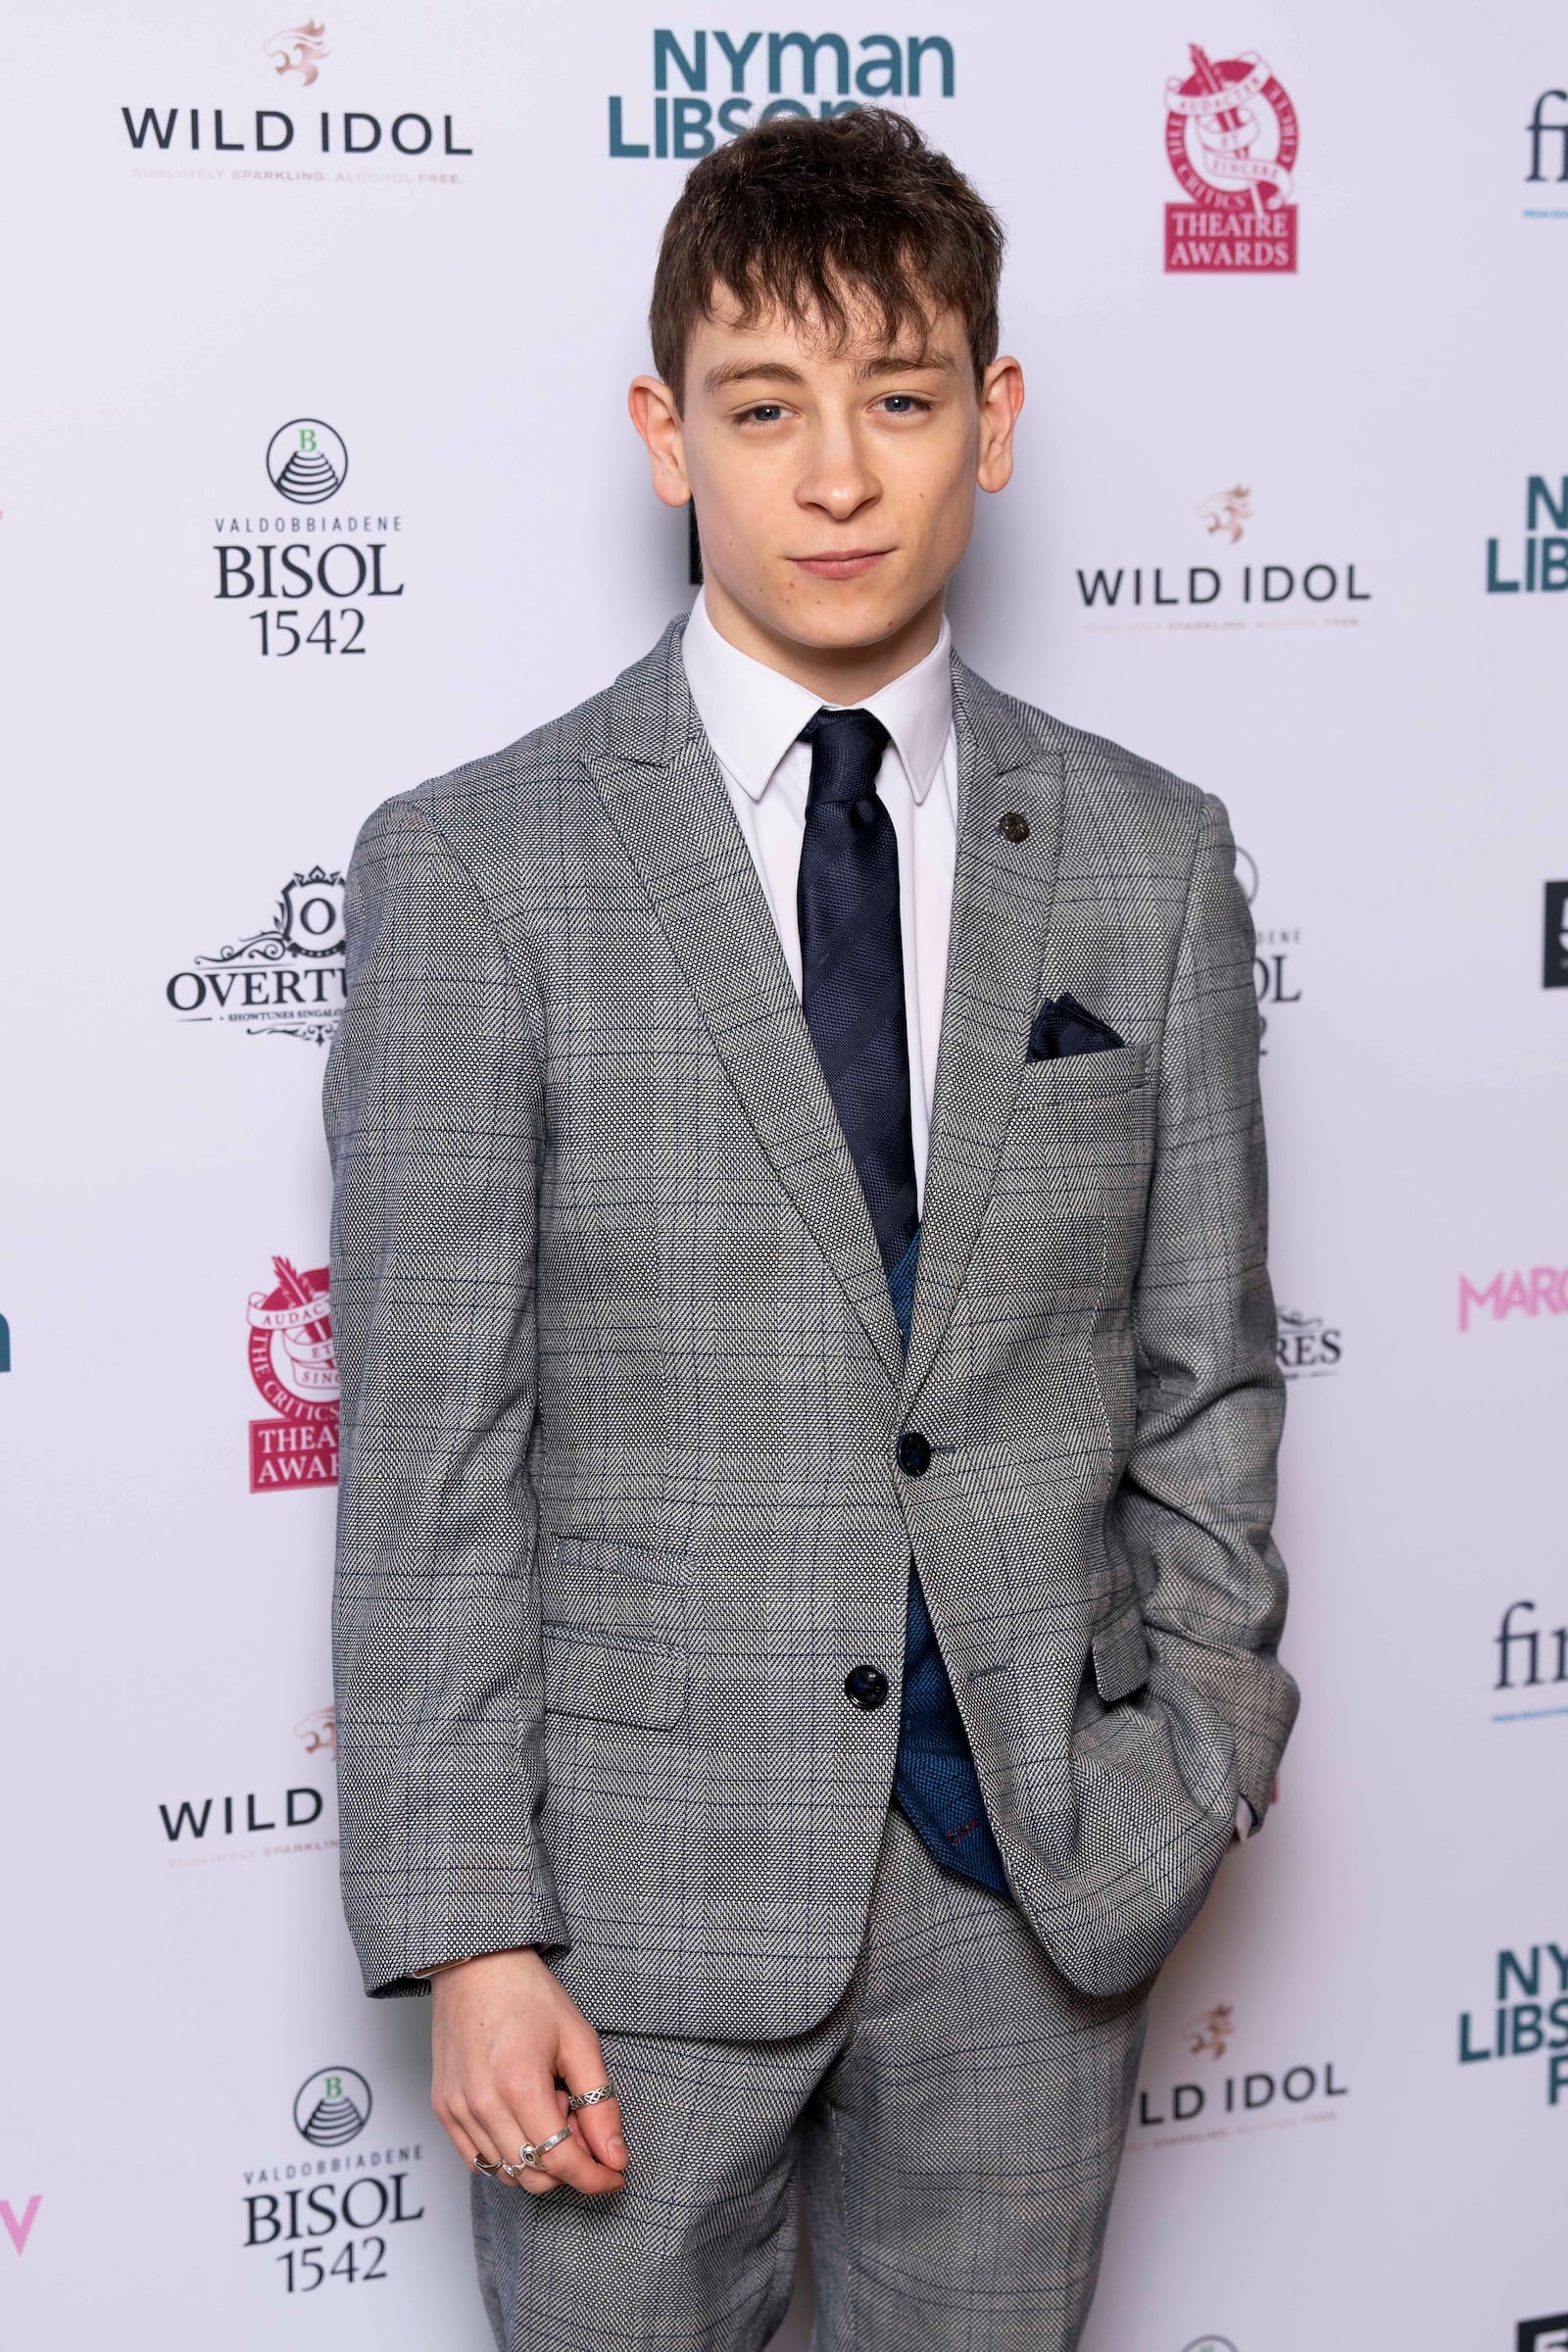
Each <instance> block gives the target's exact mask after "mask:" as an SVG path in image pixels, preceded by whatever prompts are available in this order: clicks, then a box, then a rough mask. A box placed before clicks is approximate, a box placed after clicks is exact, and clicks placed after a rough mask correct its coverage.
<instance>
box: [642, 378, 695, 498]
mask: <svg viewBox="0 0 1568 2352" xmlns="http://www.w3.org/2000/svg"><path fill="white" fill-rule="evenodd" d="M626 406H627V408H628V409H629V410H630V412H631V420H632V422H633V424H634V425H635V426H636V427H637V430H638V431H639V432H640V433H641V435H642V437H643V439H644V441H645V442H646V443H647V444H648V456H649V461H650V463H651V465H652V466H653V474H654V491H655V494H656V496H658V497H660V498H662V500H663V502H664V504H665V506H666V507H684V506H685V505H686V504H687V502H688V501H689V499H690V497H691V494H692V486H691V483H690V482H689V481H688V480H687V478H686V449H685V442H684V438H683V435H682V431H681V421H680V411H679V409H678V408H677V407H676V405H675V395H674V393H673V392H672V391H671V390H670V388H669V386H668V385H667V384H664V383H661V382H660V379H659V377H658V376H657V375H639V376H635V377H633V379H632V385H631V389H630V391H629V392H628V393H627V395H626Z"/></svg>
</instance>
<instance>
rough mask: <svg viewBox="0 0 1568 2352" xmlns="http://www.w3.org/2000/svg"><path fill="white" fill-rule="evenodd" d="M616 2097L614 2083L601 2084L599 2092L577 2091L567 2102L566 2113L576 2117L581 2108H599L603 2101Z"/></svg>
mask: <svg viewBox="0 0 1568 2352" xmlns="http://www.w3.org/2000/svg"><path fill="white" fill-rule="evenodd" d="M614 2095H615V2086H614V2084H613V2082H601V2083H600V2085H599V2088H598V2089H597V2090H579V2091H575V2092H573V2094H572V2096H571V2097H570V2098H569V2099H568V2100H567V2101H566V2112H567V2114H568V2115H575V2114H576V2112H577V2110H578V2108H579V2107H597V2106H598V2104H599V2102H600V2100H601V2099H613V2097H614Z"/></svg>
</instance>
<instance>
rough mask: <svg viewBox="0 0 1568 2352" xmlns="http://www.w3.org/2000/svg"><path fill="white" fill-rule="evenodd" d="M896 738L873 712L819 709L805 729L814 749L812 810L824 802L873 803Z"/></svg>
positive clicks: (809, 801) (803, 735)
mask: <svg viewBox="0 0 1568 2352" xmlns="http://www.w3.org/2000/svg"><path fill="white" fill-rule="evenodd" d="M892 740H893V738H892V737H891V736H890V735H889V733H888V731H887V729H886V727H885V726H884V725H883V724H882V721H881V720H880V719H879V718H878V717H877V715H876V713H875V712H874V711H818V712H817V713H816V716H815V717H814V718H810V719H808V720H807V723H806V725H805V726H804V727H803V728H802V729H801V741H802V743H809V745H810V747H811V784H810V790H809V793H808V795H807V807H808V809H810V808H811V807H813V806H814V805H815V804H816V803H817V802H820V801H869V800H874V799H875V797H876V773H877V769H878V768H879V767H880V766H881V764H882V755H883V753H884V752H885V751H886V750H887V748H888V745H889V744H890V743H891V742H892Z"/></svg>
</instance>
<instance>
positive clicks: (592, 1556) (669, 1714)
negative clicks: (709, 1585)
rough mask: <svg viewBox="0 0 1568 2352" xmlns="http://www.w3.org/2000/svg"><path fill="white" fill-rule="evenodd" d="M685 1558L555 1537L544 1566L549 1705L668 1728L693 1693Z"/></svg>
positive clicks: (577, 1714) (595, 1719)
mask: <svg viewBox="0 0 1568 2352" xmlns="http://www.w3.org/2000/svg"><path fill="white" fill-rule="evenodd" d="M681 1568H682V1563H681V1561H680V1560H679V1559H677V1558H674V1557H672V1556H671V1555H669V1554H668V1553H665V1552H658V1551H650V1550H646V1549H644V1548H643V1546H642V1545H640V1544H620V1543H615V1542H601V1541H599V1540H597V1539H590V1538H585V1537H578V1536H552V1537H551V1538H550V1541H549V1543H548V1544H547V1545H546V1546H545V1549H544V1553H543V1556H542V1558H541V1560H540V1567H539V1589H540V1608H539V1614H540V1645H541V1650H542V1654H543V1665H544V1698H545V1713H546V1714H547V1715H560V1716H567V1717H574V1718H576V1719H578V1720H580V1721H584V1722H588V1723H619V1724H626V1725H633V1726H637V1725H640V1726H642V1727H643V1728H644V1729H646V1730H649V1731H670V1730H672V1729H673V1728H674V1726H675V1725H676V1724H678V1723H679V1722H681V1720H682V1719H683V1717H684V1716H685V1713H686V1708H687V1703H688V1699H689V1695H690V1692H689V1682H690V1665H689V1660H688V1656H687V1650H686V1594H685V1590H684V1587H683V1586H682V1585H681V1584H680V1583H679V1582H678V1581H677V1579H678V1578H679V1576H680V1574H681Z"/></svg>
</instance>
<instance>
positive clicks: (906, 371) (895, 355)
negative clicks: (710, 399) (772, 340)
mask: <svg viewBox="0 0 1568 2352" xmlns="http://www.w3.org/2000/svg"><path fill="white" fill-rule="evenodd" d="M956 366H957V363H956V360H954V359H953V358H952V356H951V355H950V354H949V353H948V352H945V351H907V352H906V351H889V352H879V353H878V355H877V356H876V358H875V359H870V360H865V361H863V362H862V363H861V365H860V366H859V367H858V368H857V369H856V371H855V372H856V374H857V375H858V377H859V379H860V381H861V382H862V383H869V382H870V381H871V380H872V379H873V378H874V377H878V376H884V375H911V374H917V373H924V374H948V375H951V374H953V373H954V372H955V370H956ZM805 381H806V378H805V376H804V375H803V374H802V372H801V370H800V368H792V367H791V366H790V365H789V363H788V362H787V361H785V360H721V361H720V362H719V363H718V365H717V366H716V367H713V368H709V370H708V372H707V374H706V375H705V376H704V377H703V390H704V391H705V392H722V391H723V390H724V389H725V388H726V386H728V385H730V384H740V383H767V384H804V383H805Z"/></svg>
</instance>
